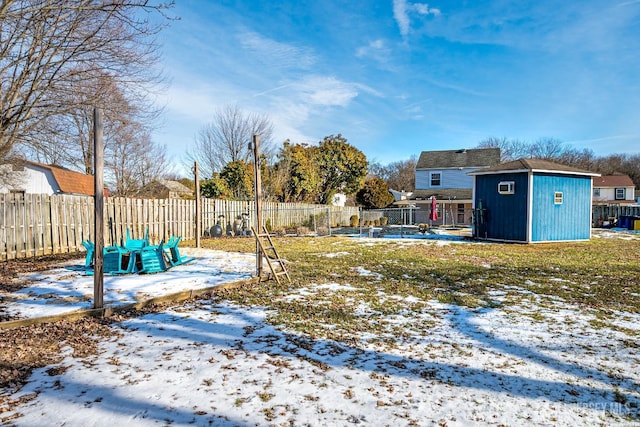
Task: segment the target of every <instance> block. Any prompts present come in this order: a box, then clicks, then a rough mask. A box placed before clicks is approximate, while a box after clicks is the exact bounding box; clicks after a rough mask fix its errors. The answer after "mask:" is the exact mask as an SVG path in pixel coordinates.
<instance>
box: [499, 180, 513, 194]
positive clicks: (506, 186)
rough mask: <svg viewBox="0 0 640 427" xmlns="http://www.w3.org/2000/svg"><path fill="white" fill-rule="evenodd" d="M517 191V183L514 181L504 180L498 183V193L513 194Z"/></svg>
mask: <svg viewBox="0 0 640 427" xmlns="http://www.w3.org/2000/svg"><path fill="white" fill-rule="evenodd" d="M515 191H516V183H515V182H514V181H502V182H499V183H498V193H500V194H513V193H515Z"/></svg>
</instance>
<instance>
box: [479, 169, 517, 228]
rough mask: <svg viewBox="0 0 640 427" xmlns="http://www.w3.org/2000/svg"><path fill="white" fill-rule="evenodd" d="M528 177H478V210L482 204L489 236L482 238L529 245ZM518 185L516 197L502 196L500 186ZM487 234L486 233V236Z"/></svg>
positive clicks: (502, 175) (514, 175)
mask: <svg viewBox="0 0 640 427" xmlns="http://www.w3.org/2000/svg"><path fill="white" fill-rule="evenodd" d="M527 177H528V174H526V173H504V174H499V175H478V176H476V195H475V198H476V207H477V206H478V201H480V200H481V201H482V207H483V209H486V211H485V216H486V217H485V218H484V221H485V224H486V230H484V231H486V235H480V236H479V237H481V238H485V237H486V238H488V239H497V240H510V241H526V237H527V236H526V233H527V193H528V179H527ZM502 181H514V182H515V192H514V194H499V193H498V183H500V182H502ZM482 234H484V233H482Z"/></svg>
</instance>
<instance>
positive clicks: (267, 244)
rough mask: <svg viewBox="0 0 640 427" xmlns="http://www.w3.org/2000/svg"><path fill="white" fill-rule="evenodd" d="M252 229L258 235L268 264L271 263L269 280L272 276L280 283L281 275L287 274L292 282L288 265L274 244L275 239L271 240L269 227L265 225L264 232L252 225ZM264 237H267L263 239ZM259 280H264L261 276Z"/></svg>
mask: <svg viewBox="0 0 640 427" xmlns="http://www.w3.org/2000/svg"><path fill="white" fill-rule="evenodd" d="M251 231H252V232H253V235H254V236H256V242H257V243H258V246H259V248H260V252H261V253H262V254H263V255H264V257H265V258H266V260H267V264H268V265H269V270H271V274H270V276H269V277H267V280H269V279H270V278H274V279H276V282H278V284H280V279H279V276H285V277H286V278H287V281H288V282H289V283H291V277H289V272H288V271H287V266H286V265H285V264H284V261H283V260H282V258H280V255H278V251H277V250H276V247H275V246H274V245H273V241H272V240H271V236H270V235H269V233H268V232H267V229H266V228H264V227H263V233H257V232H256V230H255V228H253V227H251ZM263 239H266V241H265V240H263ZM274 264H276V265H277V266H278V270H277V271H276V267H275V266H274ZM258 280H262V278H261V277H259V278H258Z"/></svg>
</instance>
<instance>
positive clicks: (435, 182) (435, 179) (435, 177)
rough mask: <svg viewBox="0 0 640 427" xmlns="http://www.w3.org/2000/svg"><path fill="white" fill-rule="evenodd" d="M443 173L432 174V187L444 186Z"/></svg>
mask: <svg viewBox="0 0 640 427" xmlns="http://www.w3.org/2000/svg"><path fill="white" fill-rule="evenodd" d="M441 180H442V173H441V172H431V186H432V187H440V185H442V182H441Z"/></svg>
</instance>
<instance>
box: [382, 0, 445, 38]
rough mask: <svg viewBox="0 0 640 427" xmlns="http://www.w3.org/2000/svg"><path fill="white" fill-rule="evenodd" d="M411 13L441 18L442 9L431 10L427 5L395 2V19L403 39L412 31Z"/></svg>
mask: <svg viewBox="0 0 640 427" xmlns="http://www.w3.org/2000/svg"><path fill="white" fill-rule="evenodd" d="M411 12H416V13H417V14H419V15H433V16H439V15H440V13H441V12H440V9H436V8H429V5H428V4H426V3H407V0H393V17H394V18H395V20H396V23H397V24H398V28H399V29H400V34H401V35H402V37H406V36H407V35H408V34H409V31H410V29H411V17H410V16H409V14H410V13H411Z"/></svg>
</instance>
